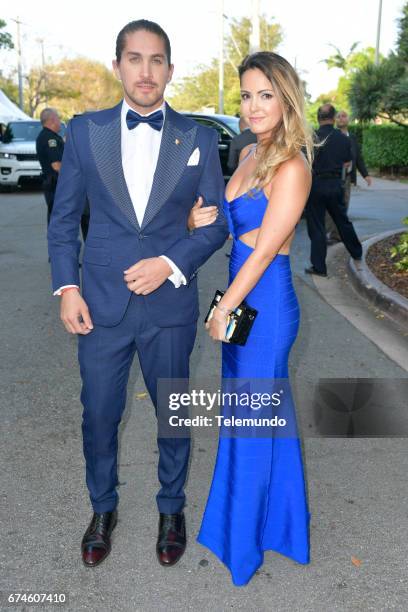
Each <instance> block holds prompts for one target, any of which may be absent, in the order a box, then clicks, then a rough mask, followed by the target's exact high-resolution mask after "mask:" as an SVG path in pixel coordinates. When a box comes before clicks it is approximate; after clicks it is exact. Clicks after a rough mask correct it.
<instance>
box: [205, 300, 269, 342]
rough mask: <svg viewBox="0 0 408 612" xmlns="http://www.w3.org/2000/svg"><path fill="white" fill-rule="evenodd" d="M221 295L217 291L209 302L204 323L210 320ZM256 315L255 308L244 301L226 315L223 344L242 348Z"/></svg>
mask: <svg viewBox="0 0 408 612" xmlns="http://www.w3.org/2000/svg"><path fill="white" fill-rule="evenodd" d="M223 295H224V291H219V290H218V289H217V291H216V292H215V296H214V299H213V301H212V302H211V305H210V309H209V311H208V313H207V316H206V317H205V320H204V323H207V322H208V321H209V320H210V319H211V317H212V316H213V314H214V310H215V307H216V306H217V304H218V302H219V301H220V300H221V298H222V296H223ZM257 314H258V311H257V310H255V308H251V307H250V306H248V304H247V303H246V302H245V300H244V301H243V302H241V304H240V305H239V306H237V308H235V309H234V310H233V311H232V312H231V313H230V314H229V315H228V318H227V331H226V332H225V342H230V343H231V344H240V345H241V346H244V344H245V343H246V341H247V339H248V336H249V332H250V331H251V327H252V325H253V324H254V321H255V318H256V315H257Z"/></svg>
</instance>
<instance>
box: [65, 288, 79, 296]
mask: <svg viewBox="0 0 408 612" xmlns="http://www.w3.org/2000/svg"><path fill="white" fill-rule="evenodd" d="M71 289H76V290H77V291H79V288H78V287H64V289H61V295H64V293H65V292H66V291H70V290H71Z"/></svg>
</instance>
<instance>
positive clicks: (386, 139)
mask: <svg viewBox="0 0 408 612" xmlns="http://www.w3.org/2000/svg"><path fill="white" fill-rule="evenodd" d="M353 127H354V126H353ZM356 127H358V126H356ZM356 136H357V134H356ZM362 136H363V137H362V141H363V157H364V160H365V162H366V164H367V165H368V166H370V167H375V168H387V167H388V168H390V167H404V166H408V128H404V127H400V126H398V125H388V124H387V125H372V126H369V127H364V128H363V134H362ZM357 137H358V136H357Z"/></svg>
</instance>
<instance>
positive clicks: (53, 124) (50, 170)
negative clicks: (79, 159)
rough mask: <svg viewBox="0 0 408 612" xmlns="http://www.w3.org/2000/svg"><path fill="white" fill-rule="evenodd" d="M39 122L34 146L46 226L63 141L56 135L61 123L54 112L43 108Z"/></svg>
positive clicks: (55, 185) (59, 166) (62, 149)
mask: <svg viewBox="0 0 408 612" xmlns="http://www.w3.org/2000/svg"><path fill="white" fill-rule="evenodd" d="M40 121H41V125H42V126H43V129H42V130H41V132H40V133H39V134H38V136H37V140H36V143H35V144H36V149H37V155H38V159H39V162H40V164H41V169H42V173H43V189H44V196H45V201H46V203H47V209H48V212H47V225H48V224H49V222H50V217H51V212H52V206H53V204H54V195H55V190H56V188H57V179H58V173H59V171H60V168H61V160H62V154H63V152H64V140H63V139H62V138H61V136H60V135H59V134H58V132H59V131H60V129H61V121H60V118H59V116H58V113H57V111H56V110H54V109H53V108H44V110H42V111H41V115H40Z"/></svg>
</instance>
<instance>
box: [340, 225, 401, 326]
mask: <svg viewBox="0 0 408 612" xmlns="http://www.w3.org/2000/svg"><path fill="white" fill-rule="evenodd" d="M406 231H407V230H406V229H400V228H399V229H395V230H391V231H388V232H383V233H382V234H376V235H375V236H373V237H372V238H369V239H368V240H364V242H362V246H363V256H362V259H361V261H359V262H355V261H354V260H353V259H351V258H350V259H349V262H348V272H349V276H350V279H351V281H352V284H353V287H354V289H355V290H356V291H357V292H358V293H359V294H360V295H362V296H363V297H365V298H366V299H367V300H368V301H369V302H371V303H372V304H373V305H374V306H377V307H378V308H381V310H383V311H384V313H385V314H386V315H387V316H388V317H389V318H390V319H392V320H393V321H394V322H395V323H398V324H399V325H403V326H404V327H408V300H407V299H406V298H404V297H403V296H402V295H400V294H399V293H397V292H396V291H393V290H392V289H390V287H387V285H384V283H382V282H381V281H380V280H379V279H378V278H377V277H376V276H375V275H374V274H373V273H372V272H371V270H370V268H369V267H368V265H367V263H366V255H367V251H368V249H369V248H370V246H371V245H372V244H375V243H376V242H379V241H380V240H383V239H384V238H388V237H389V236H393V235H394V234H400V233H403V232H406Z"/></svg>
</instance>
